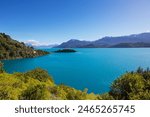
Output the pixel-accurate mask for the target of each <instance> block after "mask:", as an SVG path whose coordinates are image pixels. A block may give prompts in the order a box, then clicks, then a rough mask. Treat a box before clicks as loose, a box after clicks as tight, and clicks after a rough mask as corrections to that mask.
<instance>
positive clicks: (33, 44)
mask: <svg viewBox="0 0 150 117" xmlns="http://www.w3.org/2000/svg"><path fill="white" fill-rule="evenodd" d="M25 44H28V45H32V46H42V45H45V46H46V45H49V43H44V42H39V41H37V40H27V41H25Z"/></svg>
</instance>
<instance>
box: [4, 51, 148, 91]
mask: <svg viewBox="0 0 150 117" xmlns="http://www.w3.org/2000/svg"><path fill="white" fill-rule="evenodd" d="M52 50H54V49H47V51H52ZM76 50H77V51H78V52H76V53H53V54H49V55H46V56H41V57H37V58H27V59H17V60H5V61H3V62H4V68H5V70H6V71H7V72H9V73H13V72H26V71H29V70H32V69H34V68H37V67H40V68H43V69H45V70H47V71H48V72H49V74H50V75H51V76H52V77H53V79H54V81H55V83H56V84H60V83H63V84H65V85H68V86H71V87H74V88H76V89H80V90H83V89H85V88H87V89H88V92H94V93H105V92H108V91H109V87H110V85H111V83H112V82H113V81H114V80H115V79H116V78H118V77H119V76H120V75H122V74H123V73H125V72H126V71H131V70H136V69H137V68H138V67H139V66H141V67H144V68H146V67H150V49H149V48H94V49H91V48H88V49H87V48H86V49H84V48H82V49H79V48H77V49H76Z"/></svg>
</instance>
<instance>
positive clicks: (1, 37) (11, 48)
mask: <svg viewBox="0 0 150 117" xmlns="http://www.w3.org/2000/svg"><path fill="white" fill-rule="evenodd" d="M45 54H49V52H46V51H42V50H36V49H34V48H33V47H30V46H26V45H25V44H24V43H23V42H18V41H16V40H14V39H12V38H11V37H10V36H9V35H6V34H5V33H0V60H4V59H17V58H32V57H36V56H42V55H45Z"/></svg>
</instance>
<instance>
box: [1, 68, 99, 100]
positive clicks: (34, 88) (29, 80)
mask: <svg viewBox="0 0 150 117" xmlns="http://www.w3.org/2000/svg"><path fill="white" fill-rule="evenodd" d="M0 99H4V100H6V99H7V100H9V99H11V100H18V99H19V100H83V99H94V100H95V99H101V98H100V96H99V95H95V94H93V93H91V94H88V93H87V90H84V91H80V90H76V89H74V88H71V87H68V86H65V85H56V84H54V81H53V80H52V78H51V76H49V75H48V73H47V72H46V71H45V70H42V69H40V68H37V69H35V70H32V71H29V72H26V73H14V74H7V73H1V74H0Z"/></svg>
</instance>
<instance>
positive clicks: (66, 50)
mask: <svg viewBox="0 0 150 117" xmlns="http://www.w3.org/2000/svg"><path fill="white" fill-rule="evenodd" d="M54 52H56V53H70V52H77V51H76V50H74V49H67V48H65V49H59V50H56V51H54Z"/></svg>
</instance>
